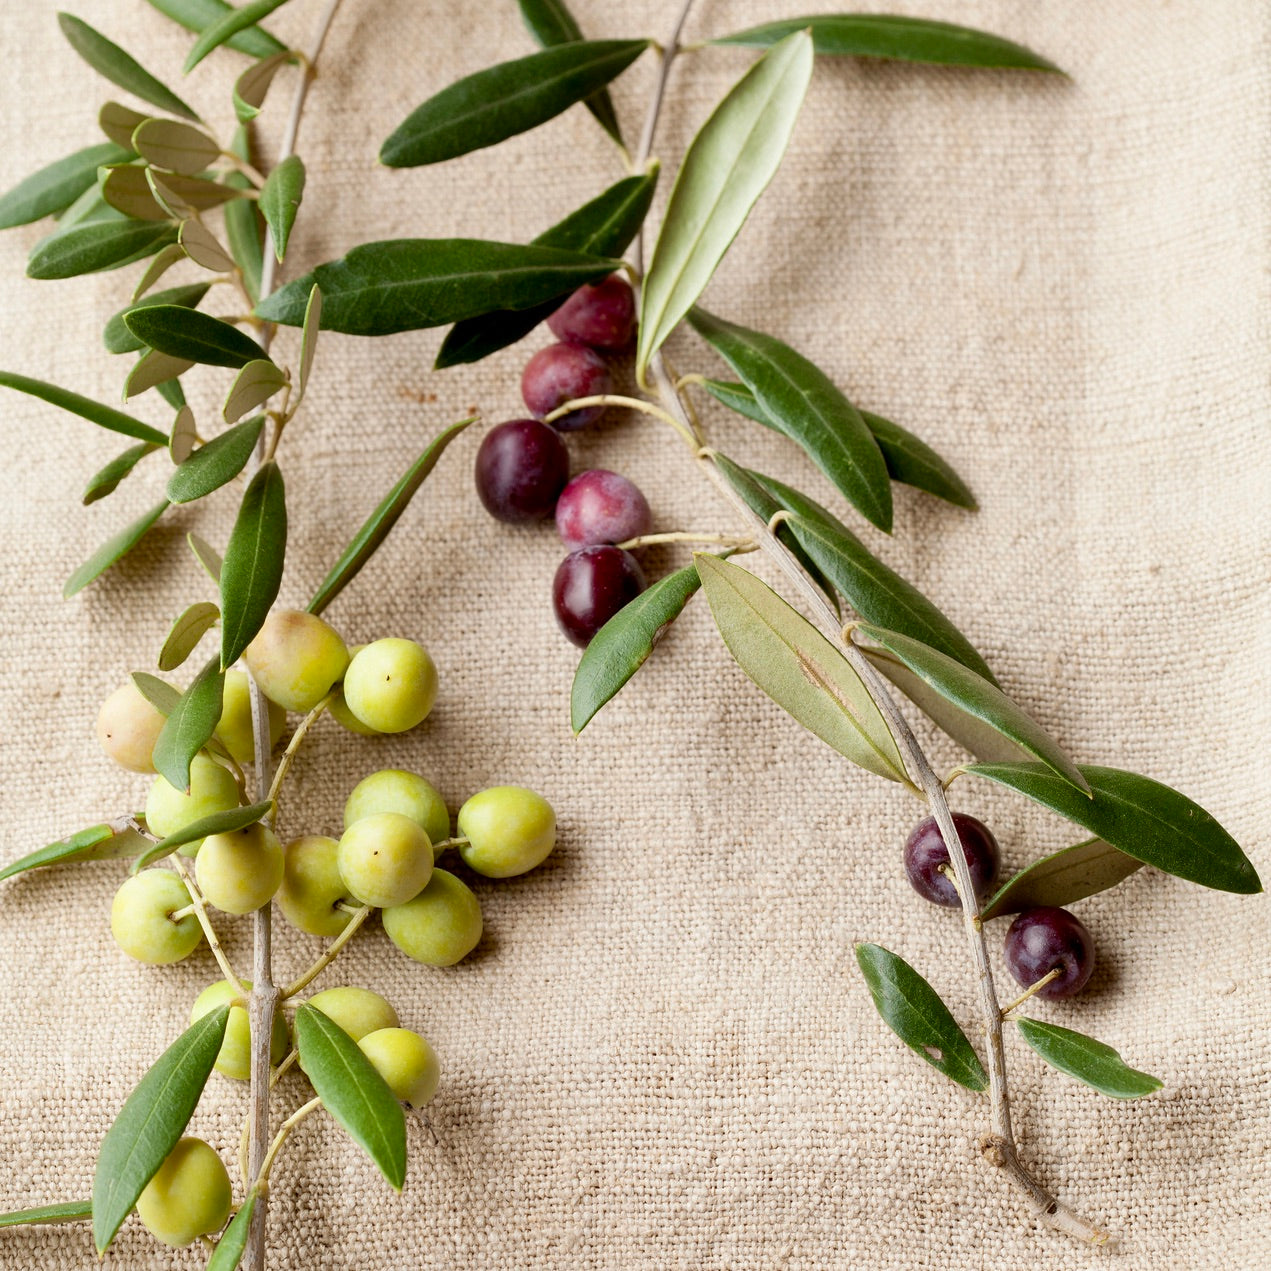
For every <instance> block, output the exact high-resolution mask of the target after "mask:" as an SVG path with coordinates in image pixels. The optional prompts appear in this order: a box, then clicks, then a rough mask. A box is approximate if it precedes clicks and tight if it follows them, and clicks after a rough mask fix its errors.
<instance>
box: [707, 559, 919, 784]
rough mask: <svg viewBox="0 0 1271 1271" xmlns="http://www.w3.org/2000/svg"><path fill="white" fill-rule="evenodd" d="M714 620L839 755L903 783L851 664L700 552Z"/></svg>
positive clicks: (762, 590)
mask: <svg viewBox="0 0 1271 1271" xmlns="http://www.w3.org/2000/svg"><path fill="white" fill-rule="evenodd" d="M693 559H694V562H695V563H696V565H697V572H698V574H700V575H701V579H702V589H703V591H705V593H706V599H707V602H708V603H709V604H710V607H711V615H712V616H713V617H714V619H715V625H716V626H717V627H718V628H719V633H720V635H721V636H723V638H724V643H725V644H726V645H727V646H728V651H729V652H730V653H731V654H732V655H733V657H734V658H735V659H736V660H737V664H738V666H740V667H741V669H742V670H743V671H745V673H746V674H747V675H748V676H749V677H750V678H751V679H752V680H754V682H755V683H756V684H757V685H759V687H760V688H761V689H763V691H764V692H765V693H767V694H768V696H769V697H771V698H772V700H773V701H774V702H776V703H777V705H778V706H780V707H781V708H782V709H783V710H784V711H786V712H787V713H788V714H790V715H792V716H793V717H794V719H796V720H797V721H798V722H799V723H800V724H802V725H803V727H804V728H806V729H807V730H808V731H809V732H811V733H815V734H816V736H818V737H819V738H820V739H821V740H822V741H823V742H825V743H826V744H827V745H829V746H832V747H833V748H834V749H835V750H837V751H838V753H839V754H840V755H843V756H844V757H845V758H847V759H850V760H851V761H852V762H853V763H856V764H859V765H860V766H861V767H862V768H865V769H866V770H868V771H869V772H873V773H877V774H878V776H880V777H886V778H887V779H888V780H890V781H903V780H904V779H905V778H904V775H903V774H904V770H905V769H904V764H903V762H902V760H901V758H900V753H899V751H898V750H897V749H896V742H895V740H894V739H893V737H892V735H891V731H890V730H889V729H888V727H887V724H886V723H885V722H884V720H883V717H882V715H881V714H880V713H879V710H878V707H877V706H875V705H874V701H873V699H872V698H871V697H870V695H869V693H868V691H867V690H866V688H865V686H864V684H862V683H861V680H860V677H859V676H858V675H857V674H856V672H855V671H854V670H853V669H852V666H851V664H850V663H849V662H848V661H847V659H846V658H845V657H844V656H843V654H842V653H840V652H839V650H838V649H836V648H835V647H834V646H833V645H832V644H831V643H830V642H829V641H828V640H827V639H826V638H825V637H824V636H823V635H822V634H821V633H820V632H819V631H818V630H817V629H816V628H815V627H814V626H813V625H812V624H811V623H810V622H809V621H808V620H807V619H806V618H804V617H803V616H802V615H801V614H799V613H797V612H796V611H795V610H794V609H792V608H791V607H790V606H789V605H788V604H786V602H785V601H784V600H782V599H781V597H780V596H778V595H777V593H776V592H774V591H773V590H772V588H770V587H768V586H767V585H766V584H765V583H762V582H760V580H759V579H758V578H756V577H755V576H754V574H751V573H749V572H748V571H747V570H744V569H742V568H741V567H740V566H738V565H730V564H729V563H728V562H727V561H724V560H721V559H720V558H719V557H718V556H711V555H707V554H704V553H698V554H697V555H695V556H694V558H693Z"/></svg>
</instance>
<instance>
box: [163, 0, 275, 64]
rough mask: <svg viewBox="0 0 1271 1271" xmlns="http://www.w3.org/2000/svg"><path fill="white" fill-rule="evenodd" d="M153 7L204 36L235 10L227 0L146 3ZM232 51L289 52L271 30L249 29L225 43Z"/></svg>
mask: <svg viewBox="0 0 1271 1271" xmlns="http://www.w3.org/2000/svg"><path fill="white" fill-rule="evenodd" d="M146 3H147V4H149V5H150V6H151V7H152V8H155V9H158V10H159V12H160V13H162V14H164V15H165V16H167V17H169V18H171V19H172V20H173V21H174V22H177V23H179V24H180V25H181V26H183V27H185V29H186V30H187V31H194V32H195V33H201V32H202V31H204V30H206V29H207V28H208V27H210V26H211V25H212V24H213V23H215V22H219V21H220V20H221V19H222V18H223V17H225V16H226V14H228V13H229V12H230V11H231V9H232V8H233V6H232V5H230V4H227V3H226V0H146ZM225 43H226V45H227V46H228V47H229V48H232V49H237V50H238V51H239V52H240V53H246V54H247V55H248V56H249V57H269V56H270V55H271V54H274V53H281V52H286V46H285V45H283V44H282V43H281V42H280V41H278V40H276V39H274V37H273V36H272V35H270V34H269V32H268V31H264V30H262V29H261V28H260V27H257V26H250V27H248V28H247V29H246V30H244V31H239V32H238V33H237V34H235V35H233V36H231V37H230V38H229V39H228V40H226V41H225Z"/></svg>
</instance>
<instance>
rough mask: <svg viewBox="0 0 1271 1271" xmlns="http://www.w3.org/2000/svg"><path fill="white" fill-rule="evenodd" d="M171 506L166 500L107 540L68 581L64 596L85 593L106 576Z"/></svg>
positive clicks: (63, 589) (68, 597) (63, 591)
mask: <svg viewBox="0 0 1271 1271" xmlns="http://www.w3.org/2000/svg"><path fill="white" fill-rule="evenodd" d="M170 506H171V504H170V503H169V502H168V501H167V499H164V500H163V502H162V503H156V504H155V505H154V507H152V508H151V509H150V511H149V512H146V513H145V514H144V515H142V516H139V517H138V518H137V519H136V520H135V521H133V523H132V524H131V525H127V526H125V527H124V528H123V529H122V530H120V531H119V533H118V534H116V535H115V536H114V537H113V538H110V539H107V541H106V542H105V543H103V544H102V545H101V546H100V547H99V548H98V549H97V550H96V551H95V552H94V553H93V554H92V555H91V556H90V557H89V558H88V559H87V560H86V561H85V562H84V563H83V564H82V565H81V566H80V567H79V568H78V569H77V570H76V571H75V572H74V573H73V574H72V575H71V576H70V577H69V578H68V579H67V580H66V583H65V585H64V586H63V588H62V595H63V596H64V597H65V598H66V599H67V600H69V599H70V598H71V597H72V596H73V595H75V594H76V592H79V591H83V590H84V588H85V587H87V586H88V584H89V583H91V582H92V581H93V580H94V579H95V578H98V577H100V576H101V575H102V574H104V573H105V572H106V571H107V570H108V569H109V568H110V567H111V566H112V565H113V564H114V563H115V562H116V561H117V560H119V559H120V558H121V557H123V556H126V555H127V554H128V553H129V552H130V551H132V549H133V548H134V547H136V545H137V543H138V542H139V541H140V540H141V538H142V536H143V535H144V534H145V532H146V531H147V530H148V529H149V528H150V527H151V526H152V525H153V524H154V523H155V522H156V521H157V520H158V519H159V518H160V517H161V516H162V515H163V514H164V513H165V512H166V511H167V510H168V508H169V507H170Z"/></svg>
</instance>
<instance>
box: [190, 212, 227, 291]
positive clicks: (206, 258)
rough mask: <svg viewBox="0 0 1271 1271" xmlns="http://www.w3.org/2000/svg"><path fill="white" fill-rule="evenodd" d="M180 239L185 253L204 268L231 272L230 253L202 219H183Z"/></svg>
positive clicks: (216, 271)
mask: <svg viewBox="0 0 1271 1271" xmlns="http://www.w3.org/2000/svg"><path fill="white" fill-rule="evenodd" d="M233 206H234V204H233V203H231V204H230V205H229V207H233ZM228 211H229V208H226V212H228ZM179 241H180V243H181V246H182V247H183V248H184V249H185V254H186V255H187V256H188V257H189V258H190V259H191V260H192V261H193V262H194V263H195V264H196V265H202V266H203V268H204V269H210V270H211V271H212V272H213V273H214V274H224V273H229V272H231V271H232V270H233V268H234V261H233V259H232V258H231V256H230V254H229V253H228V252H227V251H226V250H225V248H223V247H222V246H221V245H220V243H219V242H218V241H217V239H216V235H215V234H213V233H212V231H211V230H210V229H208V227H207V226H206V225H204V224H203V222H202V221H195V220H190V221H183V222H182V223H181V236H180V239H179Z"/></svg>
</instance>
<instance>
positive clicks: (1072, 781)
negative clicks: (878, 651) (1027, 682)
mask: <svg viewBox="0 0 1271 1271" xmlns="http://www.w3.org/2000/svg"><path fill="white" fill-rule="evenodd" d="M856 629H857V630H858V631H859V632H860V633H861V634H862V635H863V636H865V637H866V638H867V639H869V640H872V641H873V642H874V643H875V644H881V645H882V646H883V648H884V649H887V650H888V651H889V652H890V653H892V654H893V655H894V656H895V657H897V658H899V659H900V661H901V662H903V663H904V664H905V666H907V667H908V668H909V669H910V670H911V671H912V672H913V673H914V674H915V675H916V676H918V678H919V679H921V680H922V681H923V682H924V683H925V684H927V685H929V686H930V687H931V688H933V689H934V690H935V691H936V692H937V693H939V694H940V696H941V697H943V698H944V699H945V700H946V701H948V702H951V703H952V704H953V705H954V706H956V707H958V708H959V709H960V710H963V711H966V713H967V714H968V715H974V716H975V717H976V718H977V719H979V720H981V721H983V722H984V723H986V724H988V725H989V727H990V728H993V729H996V731H997V732H999V733H1001V734H1002V736H1003V737H1006V738H1009V739H1010V740H1011V741H1012V742H1014V743H1015V745H1017V746H1018V747H1019V748H1020V750H1022V751H1024V752H1025V753H1026V754H1028V755H1031V756H1032V757H1033V758H1034V759H1038V760H1040V761H1041V762H1042V763H1044V764H1045V765H1046V767H1047V768H1049V769H1050V770H1051V771H1052V772H1053V773H1055V774H1056V776H1058V777H1061V778H1062V779H1063V780H1064V781H1067V782H1068V783H1069V785H1072V786H1075V787H1076V788H1077V789H1078V790H1080V791H1081V792H1082V793H1083V794H1089V793H1090V787H1089V786H1088V785H1087V784H1086V779H1085V778H1084V777H1083V776H1082V775H1081V773H1080V772H1079V771H1078V769H1077V765H1076V764H1075V763H1073V761H1072V760H1071V759H1069V758H1068V756H1067V754H1066V753H1065V752H1064V750H1063V748H1062V747H1061V746H1060V745H1059V743H1058V742H1056V741H1055V740H1054V738H1052V737H1051V735H1050V734H1049V733H1048V732H1046V730H1045V729H1044V728H1042V726H1041V725H1040V724H1039V723H1037V721H1036V720H1035V719H1033V717H1032V716H1031V715H1029V714H1028V713H1027V712H1026V711H1025V710H1024V709H1023V708H1022V707H1021V706H1019V705H1018V704H1017V703H1016V702H1013V701H1012V700H1011V699H1010V698H1009V697H1007V696H1006V694H1005V693H1003V692H1002V690H1001V689H1000V688H998V687H997V685H996V684H990V683H989V681H988V680H986V679H984V677H983V676H981V675H977V674H976V673H975V672H974V671H972V670H970V669H969V668H968V667H965V666H963V665H962V663H961V662H957V661H955V660H954V659H953V658H951V657H950V656H949V655H948V654H947V653H941V652H940V651H939V650H938V649H933V648H931V647H929V646H928V645H926V644H923V643H922V641H921V640H915V639H913V638H912V637H911V636H906V635H901V634H900V632H899V631H887V630H886V629H884V628H883V627H876V626H874V625H872V624H871V623H868V622H863V623H861V624H860V625H859V626H858V627H857V628H856Z"/></svg>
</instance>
